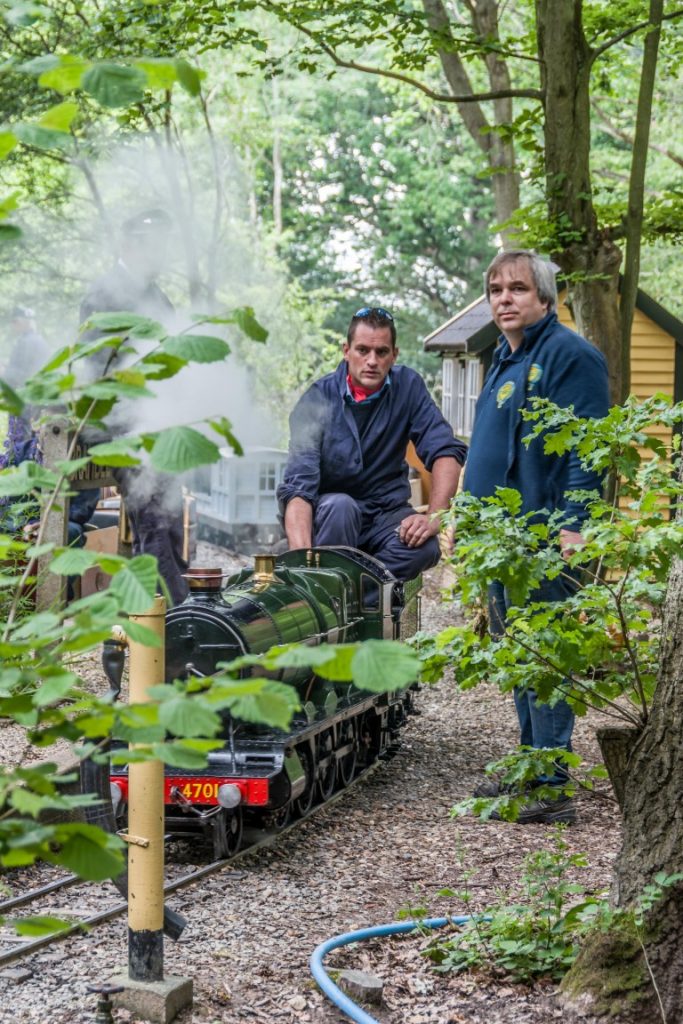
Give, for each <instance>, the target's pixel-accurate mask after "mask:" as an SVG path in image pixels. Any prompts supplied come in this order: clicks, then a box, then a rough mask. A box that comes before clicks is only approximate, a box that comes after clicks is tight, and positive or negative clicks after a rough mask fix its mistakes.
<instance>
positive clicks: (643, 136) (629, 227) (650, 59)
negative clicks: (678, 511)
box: [620, 0, 664, 401]
mask: <svg viewBox="0 0 683 1024" xmlns="http://www.w3.org/2000/svg"><path fill="white" fill-rule="evenodd" d="M663 13H664V0H650V24H651V26H652V27H651V29H650V31H649V32H648V33H647V35H646V37H645V46H644V54H643V74H642V77H641V79H640V89H639V91H638V112H637V115H636V130H635V137H634V140H633V156H632V158H631V176H630V179H629V187H628V213H627V216H626V259H625V262H624V280H623V285H622V289H621V307H620V316H621V353H622V356H621V361H622V366H623V368H624V375H625V377H626V381H625V384H626V385H627V386H626V387H625V388H624V393H623V394H622V399H621V400H622V401H624V400H625V399H626V397H627V395H628V391H629V388H628V384H629V382H630V377H631V330H632V328H633V314H634V312H635V308H636V294H637V291H638V278H639V277H640V246H641V236H642V232H643V207H644V203H645V169H646V167H647V153H648V146H649V143H650V121H651V119H652V99H653V96H654V89H655V75H656V72H657V54H658V52H659V38H660V35H661V29H662V16H663Z"/></svg>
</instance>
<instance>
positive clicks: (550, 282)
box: [484, 249, 557, 313]
mask: <svg viewBox="0 0 683 1024" xmlns="http://www.w3.org/2000/svg"><path fill="white" fill-rule="evenodd" d="M522 259H523V260H526V261H527V263H528V264H529V270H530V272H531V277H532V279H533V282H534V284H535V285H536V293H537V295H538V297H539V299H540V301H541V302H547V303H548V312H549V313H554V312H555V310H556V309H557V282H556V280H555V271H556V269H557V268H556V267H555V266H554V264H552V263H551V262H550V260H546V259H544V258H543V257H542V256H539V255H538V253H537V252H534V251H533V249H506V250H505V252H499V253H498V255H497V256H494V258H493V259H492V260H491V262H490V263H489V265H488V267H487V268H486V273H485V274H484V288H485V291H486V298H487V299H489V298H490V283H491V277H492V276H493V274H495V273H497V271H499V270H500V268H501V267H503V266H504V265H505V264H506V263H516V262H517V260H522Z"/></svg>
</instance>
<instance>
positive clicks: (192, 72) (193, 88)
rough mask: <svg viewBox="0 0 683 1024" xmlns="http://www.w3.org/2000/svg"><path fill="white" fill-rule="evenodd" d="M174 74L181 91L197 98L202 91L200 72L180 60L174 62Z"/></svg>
mask: <svg viewBox="0 0 683 1024" xmlns="http://www.w3.org/2000/svg"><path fill="white" fill-rule="evenodd" d="M176 72H177V75H178V81H179V82H180V84H181V85H182V87H183V89H185V91H186V92H189V94H190V96H199V93H200V92H201V89H202V84H201V75H200V72H199V71H197V69H196V68H193V67H192V65H191V64H188V62H187V61H186V60H182V58H181V59H180V60H177V61H176Z"/></svg>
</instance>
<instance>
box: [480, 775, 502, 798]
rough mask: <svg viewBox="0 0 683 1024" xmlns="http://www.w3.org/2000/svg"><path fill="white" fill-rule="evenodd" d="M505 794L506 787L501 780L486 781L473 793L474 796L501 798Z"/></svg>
mask: <svg viewBox="0 0 683 1024" xmlns="http://www.w3.org/2000/svg"><path fill="white" fill-rule="evenodd" d="M503 792H505V787H504V786H503V785H502V784H501V781H500V779H484V781H483V782H480V783H479V785H478V786H477V787H476V789H474V790H473V791H472V796H479V797H482V796H484V797H494V796H500V795H501V793H503Z"/></svg>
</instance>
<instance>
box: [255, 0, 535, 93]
mask: <svg viewBox="0 0 683 1024" xmlns="http://www.w3.org/2000/svg"><path fill="white" fill-rule="evenodd" d="M266 6H267V7H268V8H269V10H271V11H272V12H273V13H274V14H276V15H277V16H278V17H279V18H281V19H283V20H285V21H287V22H289V24H290V25H292V26H293V27H294V28H295V29H297V31H299V32H301V33H302V34H303V35H305V36H308V38H309V39H310V40H312V41H313V42H314V43H315V44H316V46H319V47H320V49H321V50H322V51H323V53H326V54H327V56H328V57H329V58H330V60H331V61H332V62H333V63H334V64H335V65H336V66H337V67H338V68H347V70H349V71H362V72H363V73H364V74H366V75H376V76H377V77H378V78H390V79H392V80H394V81H397V82H403V83H404V84H405V85H410V86H412V87H413V88H415V89H419V90H420V92H423V93H424V94H425V96H429V98H430V99H432V100H436V101H437V102H438V103H480V102H481V103H483V102H484V101H485V100H503V99H531V100H538V101H539V102H541V101H542V99H543V93H542V92H541V90H540V89H498V90H492V91H490V92H480V93H463V94H462V95H460V96H455V95H453V94H452V93H445V92H436V90H434V89H430V87H429V86H428V85H426V84H425V83H424V82H420V81H419V80H418V79H417V78H411V76H410V75H404V74H402V73H401V72H400V71H390V70H389V69H387V68H377V67H373V66H372V65H370V64H360V63H358V62H357V61H355V60H345V59H344V58H343V57H340V56H339V54H338V53H337V52H336V51H335V50H334V49H333V48H332V47H331V46H328V44H327V43H325V42H323V40H322V39H320V37H319V36H318V35H317V33H316V32H314V31H312V30H311V29H309V28H306V27H305V26H304V25H300V24H299V23H298V22H297V21H296V20H294V19H293V18H289V17H287V14H286V13H283V12H282V10H281V9H280V8H278V7H277V5H276V4H273V3H270V2H267V3H266Z"/></svg>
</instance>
